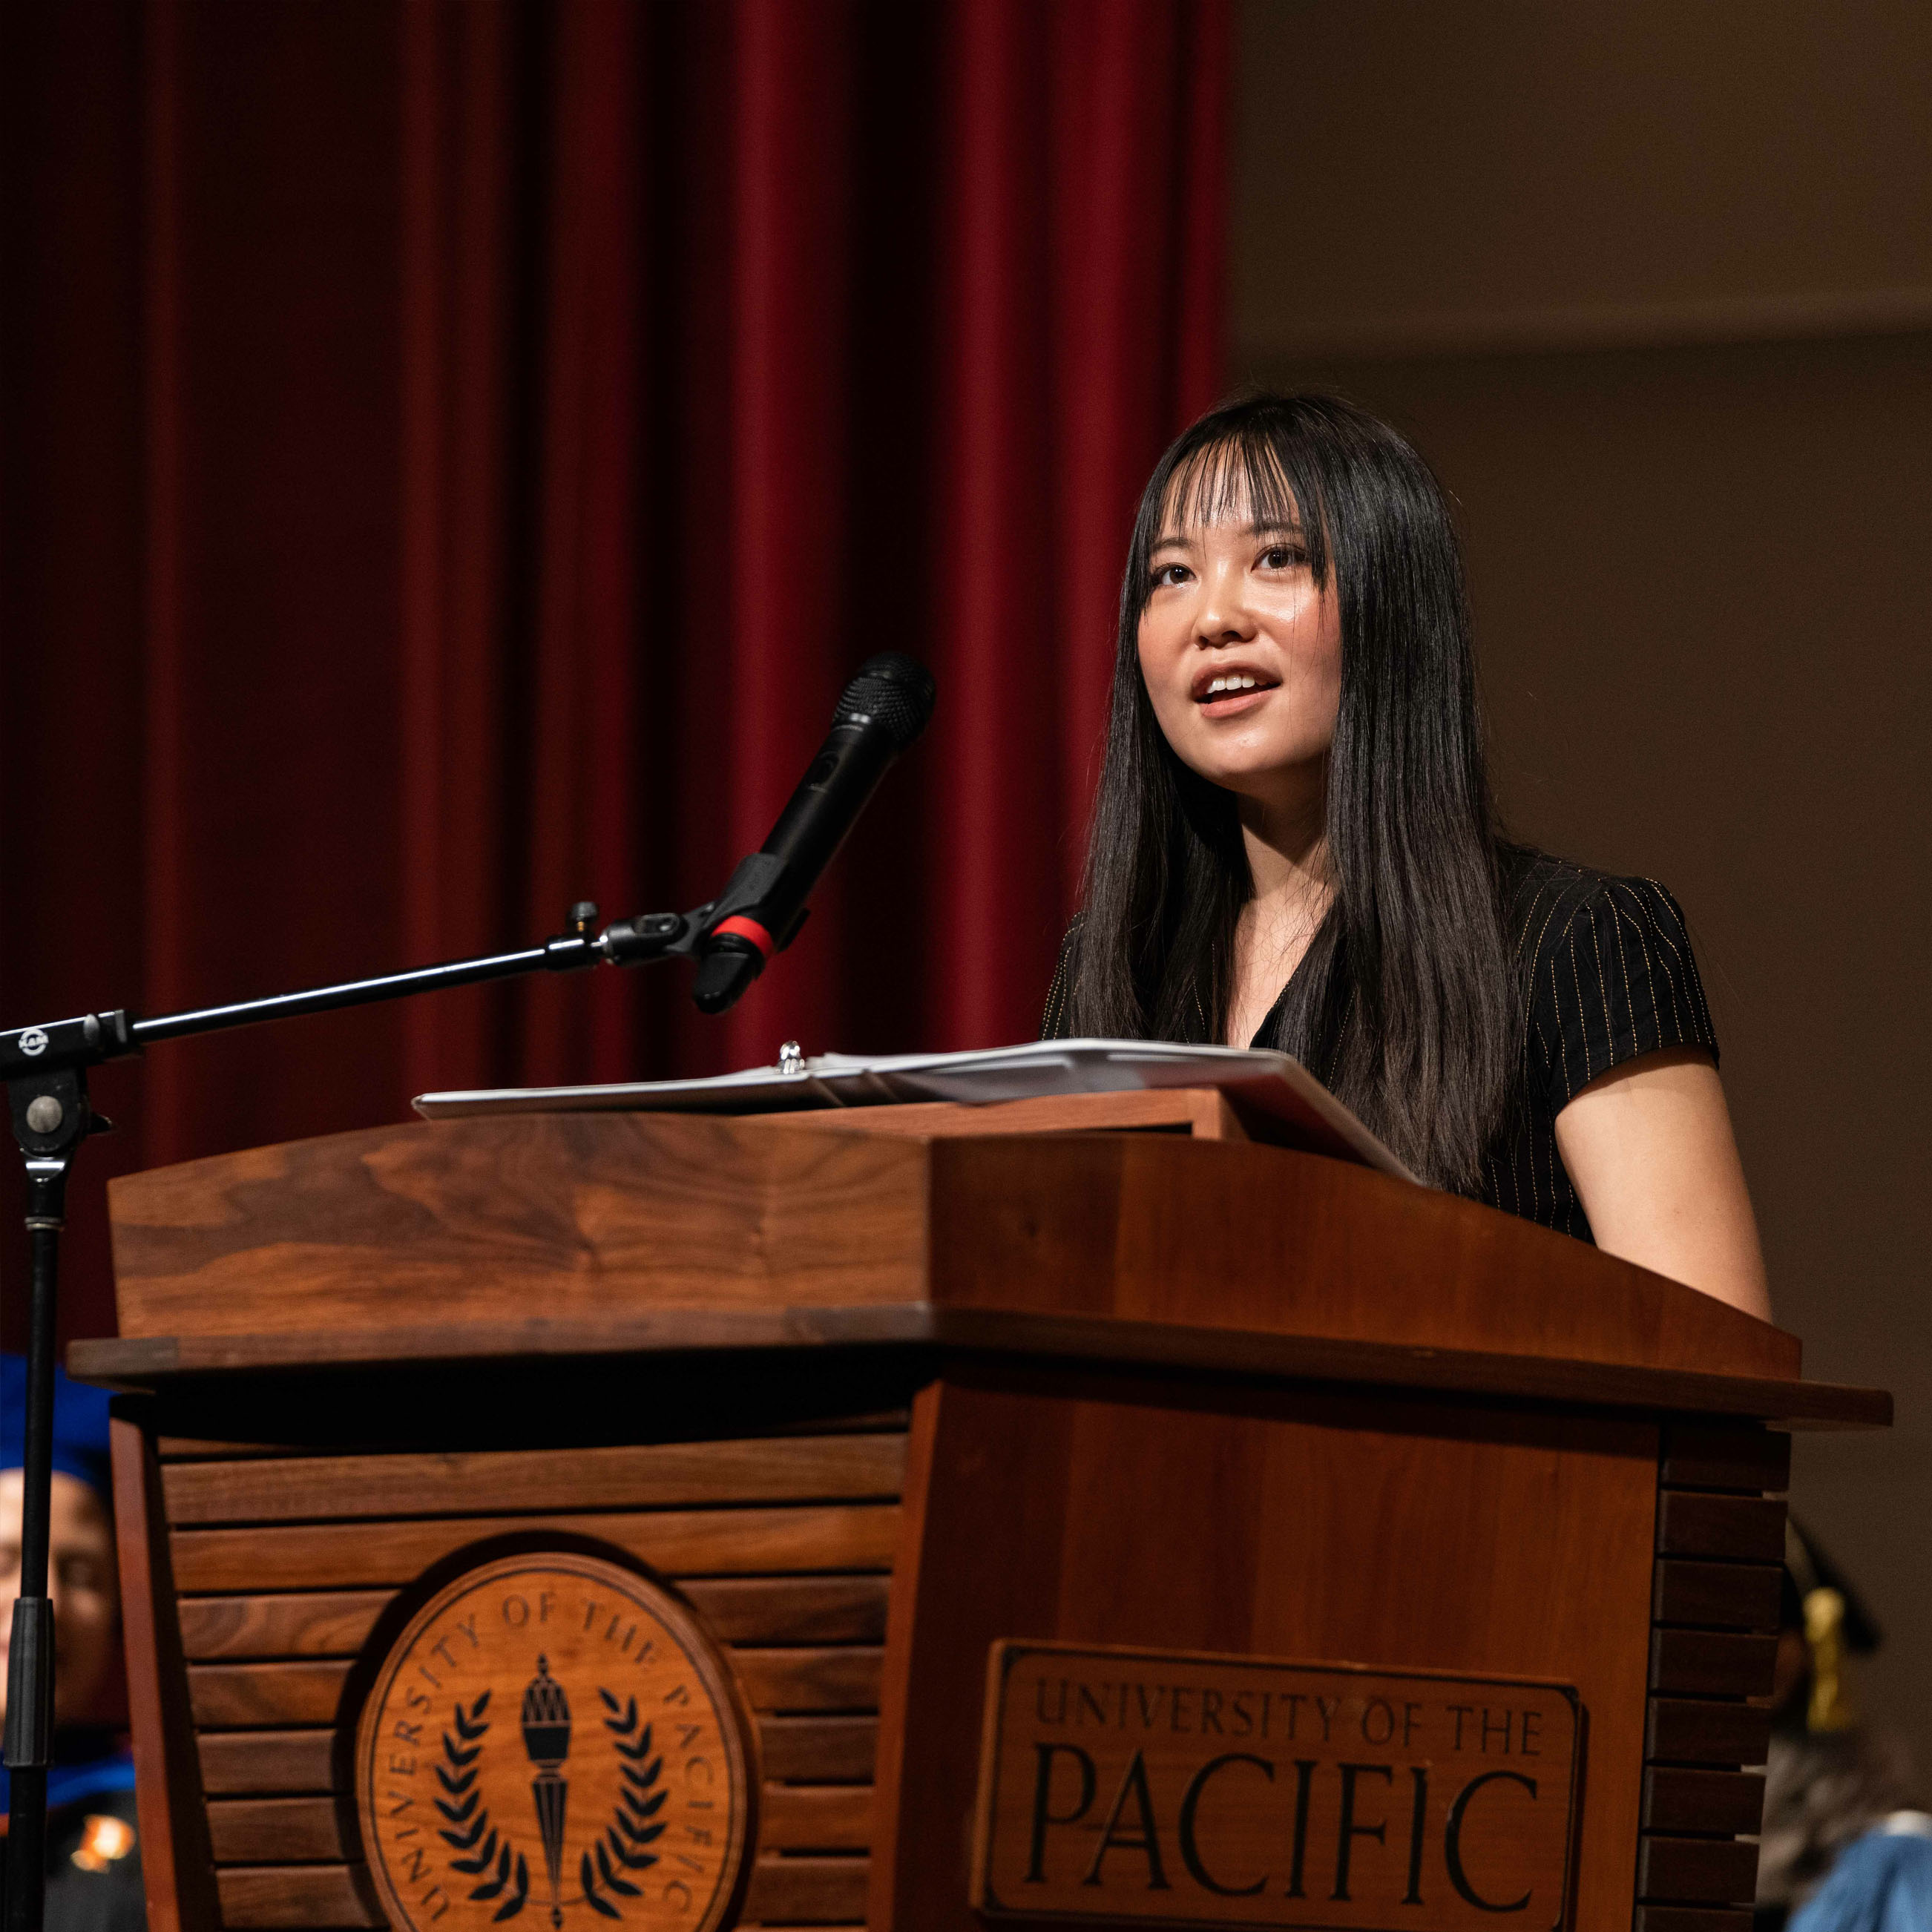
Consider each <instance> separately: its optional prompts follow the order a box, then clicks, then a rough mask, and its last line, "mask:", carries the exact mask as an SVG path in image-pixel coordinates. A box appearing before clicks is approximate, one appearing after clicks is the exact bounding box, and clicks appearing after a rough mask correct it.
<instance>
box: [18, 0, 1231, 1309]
mask: <svg viewBox="0 0 1932 1932" xmlns="http://www.w3.org/2000/svg"><path fill="white" fill-rule="evenodd" d="M1228 59H1229V49H1228V20H1227V15H1226V0H946V4H944V5H935V6H933V7H910V8H908V7H904V5H899V4H892V5H886V4H884V3H883V0H729V4H721V5H716V6H706V7H639V6H637V5H634V4H632V0H549V3H548V4H543V5H538V4H535V0H392V4H386V5H368V6H364V7H294V6H287V7H261V8H231V7H214V6H210V5H205V4H201V5H198V4H193V0H121V4H116V5H110V4H103V5H100V6H98V7H92V8H89V9H73V10H62V9H46V10H26V9H21V10H10V17H9V18H8V19H7V20H6V21H5V22H4V23H0V89H4V90H5V104H7V105H8V106H10V107H11V108H12V109H13V110H15V111H13V112H10V113H7V114H6V115H4V116H0V119H3V120H4V121H5V125H4V126H0V143H4V146H5V160H6V163H7V178H9V179H10V181H12V182H13V184H15V192H14V194H13V196H12V197H10V206H9V207H8V208H7V209H6V210H5V211H4V213H0V254H4V259H0V321H4V323H5V326H6V329H7V335H8V339H9V341H10V344H11V345H12V347H11V348H10V352H9V353H8V354H7V356H6V358H5V364H4V367H0V428H4V431H5V448H4V449H0V490H4V491H5V501H6V502H7V505H8V506H9V508H10V511H12V512H13V514H10V517H9V519H8V528H7V531H6V532H4V533H0V697H4V699H5V703H6V704H7V709H8V712H9V716H10V732H9V733H8V736H7V742H6V745H5V757H4V762H0V802H4V808H5V814H6V820H5V826H0V847H4V850H0V878H4V880H5V884H6V903H5V905H4V906H0V1004H4V1010H5V1023H6V1024H9V1025H20V1024H23V1023H25V1022H26V1021H28V1020H29V1019H42V1018H46V1017H49V1016H52V1015H53V1014H55V1013H58V1012H61V1011H65V1010H79V1009H81V1008H83V1007H89V1006H97V1005H104V1004H130V1005H133V1006H134V1007H136V1008H137V1010H145V1011H150V1012H152V1011H160V1010H168V1009H171V1008H174V1007H180V1006H183V1005H187V1004H199V1003H201V1002H203V1001H214V1000H217V999H221V998H231V997H239V996H245V995H249V994H253V993H257V992H269V991H272V990H276V989H281V988H284V987H288V986H299V985H302V984H307V983H317V982H320V981H323V980H330V979H334V978H337V977H350V976H354V975H358V974H365V973H369V972H374V971H381V970H384V969H386V968H391V967H393V966H397V965H404V964H409V963H416V962H423V961H426V960H428V959H436V958H444V957H451V956H458V955H461V954H465V953H472V952H475V951H478V950H485V949H490V948H494V947H503V946H510V945H515V944H523V943H526V942H528V941H531V940H532V939H535V938H541V937H542V936H544V935H545V934H547V933H549V932H553V931H556V930H558V929H559V927H560V926H561V923H562V919H563V918H564V916H565V912H566V910H567V909H568V907H569V905H570V904H571V902H572V901H575V900H577V899H580V898H591V899H594V900H595V901H598V903H599V904H600V905H601V909H602V913H603V916H604V917H605V918H610V917H615V916H619V915H620V914H623V913H630V912H633V911H637V910H645V909H655V908H658V907H676V908H679V909H681V908H682V907H685V906H688V905H689V904H693V903H694V902H696V901H698V900H700V899H702V898H706V897H708V896H709V895H712V894H714V893H715V892H717V891H718V890H719V889H721V887H722V886H723V884H724V880H725V878H726V877H727V875H728V874H729V872H730V868H731V867H732V865H733V864H734V863H735V862H736V859H738V858H739V857H740V856H742V854H743V853H745V852H746V851H748V850H751V849H752V848H754V847H755V846H756V845H757V844H758V843H759V842H760V841H761V840H762V838H763V836H764V835H765V833H766V831H767V830H768V829H769V826H770V824H771V822H772V819H773V817H775V814H776V813H777V811H778V809H779V808H780V807H781V805H782V804H783V803H784V799H785V798H786V797H787V796H788V794H789V793H790V790H791V788H792V786H793V784H794V783H795V782H796V780H797V778H798V777H799V775H800V773H801V772H802V771H803V769H804V768H805V765H806V763H808V760H809V759H810V757H811V754H812V752H813V751H814V748H816V746H817V744H818V743H819V742H820V739H821V738H822V736H823V733H824V732H825V730H826V727H827V725H828V724H829V719H830V713H831V709H832V703H833V701H834V700H835V697H836V696H837V694H838V691H839V689H840V688H841V685H843V683H844V680H845V679H846V678H847V677H848V676H850V673H851V672H852V670H853V668H854V667H856V664H857V663H858V661H859V659H860V658H862V657H863V656H865V655H867V654H868V652H872V651H874V650H879V649H901V650H906V651H909V652H912V653H913V655H918V656H921V657H923V658H926V660H927V661H929V662H930V663H931V664H932V666H933V667H934V669H935V673H937V675H938V679H939V684H940V699H939V705H938V712H937V714H936V715H935V721H934V724H933V727H932V730H931V731H930V732H929V733H928V735H927V736H926V739H925V740H924V741H922V743H921V744H920V745H919V746H918V747H917V748H916V749H915V750H914V751H913V752H912V753H911V754H910V756H909V757H907V759H906V760H904V762H903V763H902V765H901V766H900V768H898V769H897V770H895V772H892V774H891V775H889V777H888V778H887V780H886V784H885V787H884V788H883V790H882V791H881V793H880V795H879V797H878V799H877V801H876V802H875V804H874V808H873V809H872V811H871V813H870V814H868V818H867V820H866V821H865V823H862V825H861V826H860V827H859V829H858V831H857V832H856V833H855V835H853V839H852V841H851V842H850V845H849V846H848V847H847V851H846V853H845V854H844V856H843V857H842V858H841V860H840V862H839V863H838V865H837V866H836V867H835V868H834V870H833V871H832V873H831V874H829V876H828V877H827V878H826V880H825V881H824V882H823V885H822V886H821V887H820V889H819V891H818V892H817V894H816V895H814V901H813V911H812V916H811V919H810V920H809V922H808V924H807V926H806V927H805V930H804V932H803V933H802V935H801V937H800V938H799V941H797V943H796V945H795V946H794V947H793V949H792V950H790V952H789V953H787V954H786V955H785V956H783V957H782V958H781V959H779V960H778V962H775V964H774V965H773V966H772V968H770V969H769V971H768V972H767V974H766V976H765V977H764V979H763V980H761V981H760V983H759V984H758V985H757V986H756V987H755V988H754V989H753V990H752V992H751V994H750V995H748V997H747V998H746V999H745V1001H743V1003H742V1004H741V1006H740V1007H739V1008H738V1009H737V1010H736V1011H734V1012H733V1013H732V1014H731V1015H730V1016H728V1017H727V1018H726V1019H724V1020H722V1021H706V1020H705V1019H703V1018H702V1017H701V1016H699V1015H697V1013H695V1012H694V1010H693V1009H692V1008H691V1006H690V1004H689V1001H688V992H687V975H686V974H685V971H683V970H682V969H680V968H661V969H654V970H653V971H650V972H649V973H643V974H628V975H619V974H615V973H610V972H602V973H600V974H595V975H592V976H589V977H588V978H587V979H586V980H559V981H546V982H544V983H538V984H532V985H529V986H520V987H517V988H514V989H478V990H475V991H472V992H466V993H464V994H460V995H445V996H442V997H440V998H436V999H433V1000H428V1001H417V1002H415V1003H413V1004H410V1006H409V1007H407V1008H389V1009H382V1010H368V1011H365V1012H363V1013H358V1014H353V1015H349V1016H336V1017H332V1018H329V1019H316V1020H311V1021H308V1022H299V1023H296V1024H293V1025H286V1026H282V1027H278V1028H270V1029H265V1030H263V1031H260V1032H257V1033H255V1034H250V1035H244V1036H239V1037H229V1038H226V1039H223V1040H208V1041H202V1042H196V1043H183V1044H177V1045H175V1046H170V1047H167V1048H164V1049H157V1050H156V1052H154V1054H153V1055H151V1056H150V1058H149V1060H148V1062H147V1064H145V1066H143V1067H140V1068H139V1069H138V1070H110V1071H109V1072H108V1073H104V1075H103V1076H101V1079H100V1082H99V1087H100V1091H101V1095H102V1097H103V1099H104V1102H105V1101H107V1100H111V1101H112V1103H113V1104H112V1105H111V1106H110V1109H109V1111H110V1112H113V1113H114V1114H115V1116H116V1118H117V1120H118V1121H119V1123H120V1124H121V1132H120V1133H119V1134H118V1136H115V1138H114V1139H113V1140H111V1141H110V1142H106V1143H100V1144H97V1145H96V1146H95V1147H92V1148H89V1151H88V1153H87V1155H86V1160H85V1163H84V1170H85V1176H86V1178H85V1179H84V1181H83V1184H82V1186H81V1187H80V1189H79V1190H78V1191H77V1197H76V1201H75V1205H74V1215H75V1219H76V1220H77V1222H81V1221H86V1220H89V1218H90V1217H91V1218H92V1221H93V1222H95V1223H98V1220H99V1219H100V1217H101V1201H100V1193H99V1186H100V1181H101V1177H103V1176H104V1175H106V1174H107V1173H108V1172H114V1171H121V1170H124V1169H127V1168H129V1167H132V1166H151V1165H154V1164H155V1163H160V1162H164V1161H170V1160H182V1159H186V1158H190V1157H193V1156H195V1155H197V1154H205V1153H211V1152H214V1151H223V1150H226V1149H230V1148H237V1147H242V1146H247V1145H255V1144H259V1143H264V1142H274V1141H276V1140H281V1139H294V1138H299V1137H300V1136H305V1135H308V1134H312V1133H323V1132H328V1131H331V1130H338V1129H342V1128H347V1127H355V1126H359V1125H364V1124H371V1123H373V1122H377V1121H384V1120H391V1119H395V1118H400V1117H401V1115H403V1114H404V1111H405V1109H406V1107H407V1100H408V1097H409V1096H410V1094H412V1093H414V1092H416V1091H421V1090H422V1089H424V1088H430V1087H435V1086H451V1085H477V1084H490V1083H499V1082H513V1081H514V1082H524V1081H560V1080H574V1079H619V1078H622V1077H625V1076H644V1075H649V1076H661V1075H672V1074H690V1073H706V1072H714V1071H717V1070H721V1069H723V1068H724V1067H730V1066H732V1065H736V1064H743V1063H745V1062H748V1061H755V1060H761V1059H765V1058H769V1057H770V1056H771V1055H773V1054H774V1053H775V1051H776V1049H777V1047H778V1044H779V1043H780V1042H781V1040H784V1039H787V1038H796V1039H798V1040H800V1041H802V1043H804V1044H805V1046H806V1048H807V1049H808V1050H817V1049H845V1050H850V1051H862V1050H866V1049H881V1050H883V1049H909V1048H912V1047H915V1046H930V1047H935V1048H938V1047H960V1046H981V1045H990V1044H994V1043H998V1042H1001V1041H1004V1040H1011V1039H1013V1038H1016V1037H1025V1036H1026V1035H1028V1034H1030V1033H1031V1031H1032V1030H1033V1028H1034V1024H1035V1022H1036V1020H1037V1013H1038V1007H1039V1003H1040V997H1041V995H1042V992H1043V989H1044V986H1045V983H1046V979H1047V977H1048V975H1049V972H1050V970H1051V966H1052V959H1053V954H1054V949H1055V944H1056V943H1057V941H1058V936H1059V933H1060V930H1061V926H1062V924H1063V922H1064V919H1065V918H1066V917H1067V914H1068V913H1069V912H1070V910H1072V908H1073V904H1074V903H1075V901H1076V895H1077V892H1078V882H1079V865H1080V861H1081V856H1082V849H1083V840H1084V837H1085V824H1086V817H1087V813H1088V808H1089V804H1090V800H1091V791H1092V786H1093V781H1094V776H1095V774H1096V772H1097V769H1098V759H1099V751H1100V740H1101V736H1102V733H1103V730H1104V727H1105V721H1106V706H1107V688H1108V681H1109V666H1110V664H1111V657H1112V647H1113V632H1114V625H1115V610H1116V607H1117V606H1116V600H1117V598H1118V592H1119V582H1118V573H1119V569H1120V564H1121V558H1122V556H1123V555H1124V550H1125V544H1126V539H1127V526H1128V522H1129V519H1130V517H1131V514H1132V510H1133V502H1134V499H1135V496H1136V492H1137V490H1138V488H1139V484H1140V482H1141V481H1142V478H1143V477H1144V476H1145V474H1146V472H1147V469H1148V466H1150V465H1151V463H1152V461H1153V460H1154V457H1155V456H1156V455H1157V453H1158V452H1159V450H1160V447H1161V446H1162V444H1163V443H1164V442H1165V441H1166V439H1167V438H1168V437H1169V436H1170V435H1171V434H1172V433H1173V431H1175V428H1178V426H1179V425H1181V423H1182V422H1184V421H1186V420H1187V419H1188V418H1189V417H1190V416H1191V415H1193V413H1196V412H1197V411H1198V410H1199V409H1201V408H1202V407H1205V406H1206V405H1207V404H1208V403H1209V402H1211V401H1212V400H1213V399H1214V393H1215V391H1216V388H1217V385H1218V383H1219V382H1220V368H1221V362H1220V338H1221V317H1222V305H1223V260H1222V257H1223V239H1222V238H1223V201H1224V199H1225V179H1224V175H1225V154H1224V149H1225V141H1226V100H1227V80H1228V77H1227V72H1226V69H1227V65H1228ZM128 130H133V131H132V132H130V131H128ZM74 449H84V450H86V452H89V455H88V460H86V462H85V463H83V462H80V461H77V460H74V459H73V458H71V455H70V453H69V452H71V451H72V450H74ZM77 827H78V828H82V829H77ZM83 830H84V831H85V832H86V836H85V837H83ZM31 854H45V855H49V859H50V860H53V861H58V862H46V863H41V862H34V860H33V859H31V858H30V857H29V856H28V855H31ZM18 1245H19V1244H17V1243H16V1242H14V1241H10V1240H9V1239H7V1238H6V1237H5V1235H4V1234H0V1254H3V1255H4V1257H5V1279H6V1281H7V1284H8V1293H7V1301H6V1320H7V1328H8V1333H9V1334H10V1335H11V1334H13V1327H14V1325H15V1322H16V1311H17V1306H18V1303H17V1296H16V1295H14V1294H13V1292H12V1289H13V1286H14V1285H15V1284H17V1282H18V1280H19V1278H20V1268H19V1262H20V1256H19V1253H17V1248H18ZM75 1253H76V1256H77V1261H76V1265H75V1268H74V1271H73V1278H72V1279H71V1282H70V1285H69V1293H68V1301H67V1310H66V1318H67V1319H66V1322H65V1326H66V1328H67V1331H68V1333H69V1334H91V1333H99V1332H102V1331H105V1330H107V1329H108V1328H111V1326H112V1320H113V1317H112V1302H111V1289H110V1285H109V1283H108V1281H107V1275H106V1270H105V1265H104V1248H103V1247H101V1245H100V1244H98V1241H95V1240H94V1239H93V1238H92V1237H89V1236H86V1235H83V1236H81V1237H80V1238H77V1242H76V1244H75Z"/></svg>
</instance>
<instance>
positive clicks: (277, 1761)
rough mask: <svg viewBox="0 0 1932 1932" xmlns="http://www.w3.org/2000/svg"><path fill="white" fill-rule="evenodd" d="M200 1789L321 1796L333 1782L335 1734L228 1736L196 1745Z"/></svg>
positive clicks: (207, 1738) (247, 1733) (205, 1738)
mask: <svg viewBox="0 0 1932 1932" xmlns="http://www.w3.org/2000/svg"><path fill="white" fill-rule="evenodd" d="M196 1750H197V1752H198V1754H199V1758H200V1761H201V1781H202V1789H203V1790H206V1791H208V1793H211V1794H214V1795H217V1796H219V1795H222V1794H225V1793H238V1792H249V1793H261V1792H269V1793H301V1792H305V1793H320V1792H325V1791H328V1790H332V1788H333V1787H334V1784H335V1762H334V1759H333V1756H332V1754H333V1752H334V1751H335V1733H334V1732H333V1731H322V1730H288V1731H231V1732H224V1733H216V1734H215V1735H214V1736H208V1735H207V1734H205V1733H204V1734H203V1735H202V1736H201V1737H199V1739H196Z"/></svg>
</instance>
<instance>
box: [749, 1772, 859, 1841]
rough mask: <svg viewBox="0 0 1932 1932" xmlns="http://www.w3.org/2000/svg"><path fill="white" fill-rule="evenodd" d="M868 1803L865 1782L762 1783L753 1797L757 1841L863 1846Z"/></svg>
mask: <svg viewBox="0 0 1932 1932" xmlns="http://www.w3.org/2000/svg"><path fill="white" fill-rule="evenodd" d="M872 1804H873V1799H872V1788H871V1786H870V1785H869V1784H767V1785H766V1787H765V1788H764V1791H763V1796H760V1799H759V1800H758V1843H759V1844H760V1846H762V1847H764V1848H765V1849H771V1850H778V1849H786V1850H796V1851H807V1852H859V1851H865V1850H867V1849H869V1848H870V1847H871V1843H872Z"/></svg>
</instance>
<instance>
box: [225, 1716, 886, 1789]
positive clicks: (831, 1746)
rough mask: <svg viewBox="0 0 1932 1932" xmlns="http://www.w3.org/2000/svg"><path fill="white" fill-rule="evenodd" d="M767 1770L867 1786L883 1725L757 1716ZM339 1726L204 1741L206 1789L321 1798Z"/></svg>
mask: <svg viewBox="0 0 1932 1932" xmlns="http://www.w3.org/2000/svg"><path fill="white" fill-rule="evenodd" d="M758 1730H759V1735H760V1739H761V1741H762V1746H763V1758H764V1766H765V1775H766V1777H767V1778H770V1779H772V1780H773V1781H781V1780H790V1781H799V1782H802V1783H805V1784H812V1783H816V1782H819V1781H825V1782H828V1783H829V1782H833V1781H845V1782H850V1783H853V1784H863V1783H865V1782H867V1781H869V1780H870V1779H871V1776H872V1770H873V1765H874V1760H875V1759H876V1757H877V1751H878V1735H879V1724H878V1720H877V1718H875V1717H874V1716H872V1715H870V1714H869V1713H868V1714H866V1715H851V1716H832V1717H817V1716H810V1717H784V1716H776V1715H768V1716H764V1717H761V1718H760V1719H759V1721H758ZM197 1744H198V1750H199V1760H200V1766H201V1779H202V1787H203V1789H204V1790H206V1791H208V1792H209V1793H212V1794H214V1795H216V1796H233V1795H241V1794H260V1795H276V1794H287V1795H291V1796H293V1795H302V1794H307V1795H311V1796H320V1795H321V1794H323V1793H327V1792H329V1791H331V1790H333V1789H334V1788H335V1767H334V1761H333V1759H332V1752H333V1751H334V1748H335V1733H334V1732H333V1731H332V1730H278V1731H229V1732H217V1733H213V1734H211V1735H204V1736H202V1737H201V1738H200V1739H199V1740H198V1741H197Z"/></svg>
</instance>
